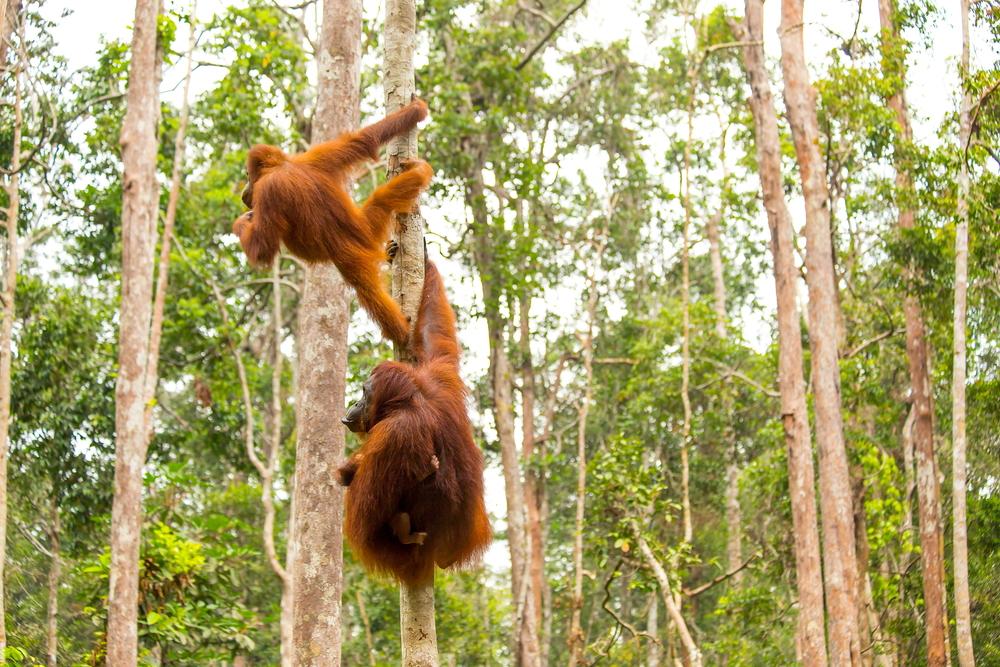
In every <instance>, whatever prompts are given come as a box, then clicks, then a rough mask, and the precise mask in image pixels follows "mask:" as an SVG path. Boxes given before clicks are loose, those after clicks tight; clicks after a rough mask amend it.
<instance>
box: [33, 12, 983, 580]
mask: <svg viewBox="0 0 1000 667" xmlns="http://www.w3.org/2000/svg"><path fill="white" fill-rule="evenodd" d="M168 2H169V6H171V7H175V6H180V7H187V6H188V3H187V2H186V1H184V0H181V1H180V2H178V0H168ZM229 4H233V3H232V2H224V1H223V0H199V3H198V14H199V19H200V20H201V21H205V20H208V19H209V18H210V17H211V16H212V15H213V14H215V13H217V12H219V11H221V10H222V9H223V8H224V7H225V6H227V5H229ZM625 4H626V3H624V2H622V1H621V0H590V2H589V3H588V6H587V8H586V9H585V10H584V12H581V14H580V15H579V16H578V17H576V18H575V20H574V21H573V22H571V23H570V24H569V26H567V28H566V29H565V30H564V33H563V35H562V37H561V38H560V40H559V43H558V45H559V46H560V47H561V48H564V49H567V50H570V49H572V48H573V47H574V44H575V42H581V43H593V42H610V41H614V40H617V39H622V38H628V39H629V44H630V50H631V52H632V57H633V58H634V59H635V60H637V61H639V62H644V63H647V64H648V63H651V62H654V60H653V59H654V57H655V53H656V48H655V45H650V44H649V43H648V41H647V38H646V36H645V33H644V30H643V28H644V22H643V20H642V18H640V17H639V16H638V14H637V13H635V12H632V11H626V10H623V5H625ZM725 4H727V5H728V6H730V7H731V8H732V9H733V11H734V13H737V12H740V11H742V2H738V1H736V0H728V1H727V2H726V3H725ZM939 4H940V5H942V7H943V16H941V17H940V18H939V20H937V21H936V22H934V23H933V24H932V26H931V28H930V34H929V35H928V42H929V43H930V44H931V47H930V48H929V49H928V48H923V47H922V46H919V45H918V46H917V47H916V48H915V50H914V53H913V56H912V57H911V59H910V61H909V63H908V64H909V91H908V93H909V97H910V99H911V100H912V101H913V103H912V104H911V111H912V112H914V114H915V118H914V131H915V137H916V139H917V141H920V142H932V143H933V142H935V141H936V136H935V135H936V131H937V128H938V127H939V125H940V123H941V120H942V119H943V118H944V116H945V114H947V113H950V112H952V110H954V109H956V108H957V100H958V97H957V82H958V77H957V66H956V65H957V59H958V55H959V52H960V49H961V33H960V30H959V24H958V16H957V12H958V9H959V0H947V2H941V3H939ZM702 6H703V7H707V6H709V3H708V2H702ZM861 7H862V16H861V24H860V30H861V34H862V35H864V34H868V35H871V34H873V33H874V32H875V31H877V26H878V2H877V0H862V2H861ZM365 8H366V14H367V15H378V16H381V15H383V14H384V7H383V6H382V4H381V2H380V0H365ZM857 8H858V2H857V1H856V0H851V1H847V0H827V1H818V0H811V1H807V2H806V47H807V54H806V55H807V59H808V60H809V61H810V62H821V61H822V59H823V57H824V55H825V54H826V53H827V52H828V51H829V49H830V48H832V47H833V46H834V45H835V44H836V43H837V40H836V39H835V38H834V37H833V35H832V33H837V34H840V35H843V36H848V35H850V34H851V32H852V31H853V28H854V23H855V20H856V16H857V14H856V12H857ZM134 9H135V3H134V2H133V1H131V0H50V1H49V2H48V3H47V4H46V6H45V14H46V16H48V17H50V18H52V19H53V20H55V21H56V22H57V26H56V28H55V37H56V44H57V47H56V49H57V51H58V53H59V54H60V55H62V56H64V57H66V58H67V60H68V62H69V66H70V68H71V69H77V68H81V67H84V66H87V65H90V64H93V63H94V57H95V54H96V52H97V51H98V49H99V46H100V42H101V39H102V38H104V39H107V40H111V39H121V40H128V39H129V37H130V28H129V27H130V25H131V22H132V17H133V13H134ZM779 10H780V2H778V1H777V0H771V2H767V3H766V4H765V32H764V34H765V49H766V51H767V54H768V56H769V57H770V58H772V59H773V60H775V61H776V60H777V58H778V56H779V53H780V49H779V44H778V39H777V35H776V30H777V26H778V22H779ZM63 14H65V16H63ZM910 37H911V38H912V37H913V36H912V35H911V36H910ZM186 42H187V35H186V32H182V33H181V34H179V35H178V48H183V45H184V44H186ZM996 49H997V45H995V44H990V43H989V42H988V41H987V40H986V39H985V37H984V36H982V35H976V39H974V43H973V53H972V57H973V63H974V65H975V64H977V63H978V64H980V65H985V64H986V63H988V62H992V61H994V60H995V59H996V57H997V51H996ZM214 69H215V68H203V69H201V70H198V71H197V72H196V74H195V79H194V80H193V82H192V95H193V96H196V95H197V94H198V93H199V92H200V91H203V90H206V89H207V88H208V86H210V85H211V83H212V81H211V78H210V77H211V76H213V74H214V73H213V72H211V71H209V70H214ZM182 76H183V72H182V70H181V68H180V67H179V66H175V67H174V68H173V69H172V70H171V71H168V72H167V73H166V75H165V77H164V84H163V90H164V96H165V97H166V98H168V99H171V100H172V101H176V100H177V98H178V97H179V87H178V86H177V83H178V81H179V80H180V78H181V77H182ZM779 91H780V87H778V86H775V93H776V97H778V98H779V99H780V94H779ZM431 106H432V113H433V104H432V105H431ZM431 122H433V117H432V119H431ZM709 131H710V128H709ZM700 132H701V130H699V133H700ZM734 152H735V151H734ZM602 166H603V165H600V164H596V163H589V164H588V163H584V164H580V165H579V168H581V169H583V171H584V172H586V173H587V176H588V180H593V181H594V182H599V179H600V172H601V168H602ZM574 168H577V166H576V165H574ZM790 204H791V207H792V209H793V215H795V216H796V217H800V215H801V214H800V211H801V204H800V203H797V202H794V201H793V202H790ZM430 206H431V207H436V208H437V210H436V211H435V212H434V215H436V216H438V218H440V217H445V218H449V219H451V220H452V221H456V222H458V221H461V219H462V218H463V216H464V211H463V209H462V206H461V204H460V203H457V202H431V204H430ZM425 213H426V209H425ZM757 228H758V229H759V230H761V235H762V236H761V238H762V239H763V238H765V237H764V236H763V234H764V232H763V230H765V229H766V223H765V221H764V219H763V218H761V220H760V221H759V225H758V227H757ZM439 264H440V265H441V267H442V272H443V273H444V274H445V277H446V280H447V281H448V284H449V288H450V291H451V292H452V294H453V296H452V298H453V299H454V300H455V301H456V303H458V304H459V305H464V304H468V303H471V302H472V300H473V298H474V295H478V293H479V288H478V284H477V283H476V282H475V281H474V280H472V279H471V277H470V276H468V275H463V274H464V271H462V270H461V269H460V268H459V267H457V266H455V265H454V264H453V263H450V262H448V261H446V260H445V261H441V262H439ZM579 299H580V290H579V285H569V284H568V285H564V286H562V288H561V289H560V288H558V287H557V288H555V289H554V290H553V291H552V293H551V294H550V295H549V296H548V297H547V300H549V301H552V302H555V303H562V304H565V311H566V312H565V317H564V318H563V320H564V322H567V323H570V324H572V321H573V318H574V317H575V315H576V313H577V312H579V310H578V309H577V306H578V303H579ZM758 299H759V301H760V303H761V305H762V306H764V307H765V308H766V310H767V312H769V313H770V312H773V306H774V290H773V283H772V281H771V278H770V275H769V274H768V273H767V272H762V274H761V276H760V277H759V280H758ZM745 318H746V321H744V322H742V323H741V325H742V326H743V328H744V331H745V335H746V336H747V338H748V340H749V341H750V342H751V343H752V344H754V345H755V346H757V347H759V348H763V347H766V346H767V345H768V344H769V343H770V336H771V323H770V321H765V320H761V319H760V316H759V315H755V314H750V313H748V314H745ZM355 325H356V326H357V327H360V328H363V329H365V330H371V328H370V324H368V323H367V322H365V321H364V320H363V318H360V317H359V318H356V319H355ZM352 328H354V325H352ZM461 336H462V340H463V345H464V348H465V350H466V366H467V373H469V375H468V377H470V378H471V377H477V376H479V375H480V374H481V373H482V372H483V371H484V370H485V368H486V366H487V363H488V349H487V343H486V330H485V324H484V323H483V322H481V321H473V322H470V323H469V324H468V325H467V326H465V327H464V328H463V330H462V331H461ZM487 503H488V507H489V509H490V511H491V512H492V513H493V514H494V515H495V516H496V517H504V516H506V512H505V499H504V491H503V478H502V474H501V472H500V470H499V469H496V468H491V469H490V470H488V471H487ZM500 523H501V522H500V521H498V522H497V524H500ZM496 527H497V528H499V527H500V526H499V525H497V526H496ZM487 561H488V563H489V564H490V565H491V566H493V567H495V568H505V567H507V566H508V562H509V561H508V555H507V548H506V545H505V544H504V543H502V542H498V543H496V544H495V545H494V546H493V548H492V549H491V551H490V553H489V554H488V556H487Z"/></svg>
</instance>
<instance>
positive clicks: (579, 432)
mask: <svg viewBox="0 0 1000 667" xmlns="http://www.w3.org/2000/svg"><path fill="white" fill-rule="evenodd" d="M613 206H614V198H613V197H612V201H611V203H610V204H609V206H608V211H607V214H606V217H605V218H604V224H603V226H602V228H601V230H600V232H599V234H600V236H599V238H597V239H595V240H594V242H593V247H594V258H593V264H592V265H591V269H590V281H589V282H590V286H589V289H588V292H587V328H586V330H585V331H584V332H583V334H582V335H581V336H580V357H581V359H582V361H583V382H584V384H583V397H582V398H581V399H580V405H579V407H578V408H577V423H576V523H575V524H574V530H573V600H572V608H573V613H572V616H571V619H570V626H569V654H570V655H569V665H570V667H575V665H578V664H581V663H582V662H583V661H584V658H583V649H584V647H585V645H586V637H585V636H584V632H583V627H582V625H581V623H580V617H581V614H582V612H583V529H584V528H583V522H584V517H585V513H586V496H587V417H588V416H589V415H590V404H591V403H592V402H593V400H594V386H593V385H594V319H595V317H596V315H597V302H598V297H599V287H598V274H599V273H600V271H601V264H602V262H603V260H604V249H605V248H606V247H607V243H608V241H607V238H608V224H609V219H610V217H611V214H612V210H611V209H612V207H613Z"/></svg>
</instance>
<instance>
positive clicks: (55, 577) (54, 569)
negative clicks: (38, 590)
mask: <svg viewBox="0 0 1000 667" xmlns="http://www.w3.org/2000/svg"><path fill="white" fill-rule="evenodd" d="M49 516H50V519H49V529H48V533H49V601H48V607H47V609H46V614H45V616H46V628H45V664H46V665H47V667H56V662H57V661H58V660H59V579H60V577H61V576H62V545H61V542H60V536H61V526H60V522H59V506H58V505H57V504H56V503H55V501H54V500H53V501H52V505H51V507H50V508H49Z"/></svg>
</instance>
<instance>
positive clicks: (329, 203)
mask: <svg viewBox="0 0 1000 667" xmlns="http://www.w3.org/2000/svg"><path fill="white" fill-rule="evenodd" d="M426 117H427V105H426V104H425V103H424V101H423V100H420V99H414V100H413V101H412V102H410V104H409V105H408V106H406V107H404V108H402V109H400V110H399V111H397V112H395V113H393V114H391V115H389V116H388V117H386V118H384V119H383V120H381V121H379V122H377V123H375V124H373V125H369V126H367V127H365V128H362V129H361V130H358V131H357V132H345V133H344V134H342V135H340V136H339V137H337V138H336V139H333V140H332V141H327V142H324V143H322V144H319V145H317V146H314V147H312V148H310V149H309V150H308V151H306V152H305V153H300V154H298V155H288V154H286V153H285V152H284V151H282V150H281V149H280V148H277V147H276V146H265V145H257V146H254V147H253V148H251V149H250V153H249V155H248V156H247V178H248V182H247V186H246V189H244V191H243V203H245V204H246V205H247V207H248V208H250V210H249V211H247V212H246V213H244V214H243V215H242V216H240V217H239V218H238V219H237V220H236V222H234V223H233V233H234V234H236V235H237V236H238V237H239V239H240V243H241V245H242V246H243V250H244V251H245V252H246V255H247V258H248V259H249V260H250V263H251V264H253V265H255V266H267V265H269V264H270V263H271V262H272V261H273V259H274V256H275V255H276V254H277V253H278V250H279V245H280V243H281V242H284V244H285V247H286V248H288V250H289V252H291V253H292V254H294V255H296V256H298V257H300V258H302V259H304V260H306V261H307V262H333V263H334V264H336V266H337V268H338V269H339V270H340V273H341V275H343V276H344V280H345V281H346V282H347V283H348V284H349V285H350V286H351V287H353V288H354V291H355V292H356V293H357V295H358V301H359V302H360V303H361V306H362V308H364V309H365V310H366V311H367V312H368V314H369V315H370V316H371V317H372V319H374V320H375V322H376V323H377V324H378V325H379V327H380V328H381V330H382V333H383V335H385V337H386V338H388V339H390V340H392V341H394V342H396V343H399V344H400V345H405V344H406V343H407V337H408V333H409V323H408V322H407V319H406V317H405V316H404V315H403V312H402V310H400V307H399V304H397V303H396V302H395V301H393V299H392V297H391V296H390V295H389V292H388V290H387V289H386V285H385V282H384V280H383V279H382V276H381V265H382V262H383V260H384V258H385V244H386V241H387V240H388V238H389V233H390V228H389V227H390V222H391V221H392V217H393V214H394V213H409V212H411V211H412V210H413V207H414V205H415V204H416V202H417V199H418V197H419V196H420V193H421V192H422V191H423V190H424V189H426V188H427V185H428V184H429V183H430V180H431V176H432V175H433V170H432V169H431V167H430V165H429V164H427V163H426V162H424V161H423V160H411V161H409V162H405V163H403V165H402V167H403V171H402V172H401V173H400V174H398V175H396V176H394V177H393V178H391V179H389V181H388V182H387V183H385V184H384V185H381V186H379V187H378V188H376V189H375V191H374V192H373V193H372V194H371V196H370V197H369V198H368V199H367V200H366V201H365V202H364V203H363V204H362V205H361V206H360V207H359V206H358V205H357V204H356V203H355V202H354V200H353V199H352V198H351V195H350V193H349V192H348V189H347V183H348V180H349V179H350V178H351V176H352V175H353V171H354V170H355V169H356V168H357V166H358V165H359V164H360V163H362V162H365V161H368V160H377V159H378V153H379V148H380V147H381V146H382V145H383V144H385V143H386V142H387V141H389V140H390V139H392V138H394V137H398V136H400V135H403V134H405V133H407V132H409V131H410V130H412V129H413V128H414V127H415V126H416V125H417V123H419V122H420V121H421V120H423V119H424V118H426Z"/></svg>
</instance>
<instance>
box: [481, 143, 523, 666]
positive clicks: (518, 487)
mask: <svg viewBox="0 0 1000 667" xmlns="http://www.w3.org/2000/svg"><path fill="white" fill-rule="evenodd" d="M467 144H471V146H470V145H467V146H466V148H468V149H469V150H470V152H471V153H472V155H473V156H474V159H475V163H474V165H473V168H472V169H471V170H470V172H469V178H468V181H467V191H466V204H467V205H468V206H469V208H470V210H471V211H472V218H473V231H474V237H475V238H474V247H473V257H474V260H475V262H476V268H477V272H478V273H479V278H480V281H479V282H480V285H481V287H482V291H483V304H484V312H485V316H486V325H487V330H488V333H489V343H490V371H489V372H490V391H491V397H492V404H493V405H492V408H493V420H494V423H495V424H496V429H497V438H498V440H499V441H500V461H501V465H502V467H503V476H504V495H505V496H506V499H507V544H508V547H509V548H510V569H511V599H512V608H513V625H512V628H511V642H512V648H513V654H514V656H515V664H517V665H519V666H520V667H535V666H536V665H538V637H537V636H536V635H535V634H534V629H535V626H534V624H532V623H526V622H525V619H526V618H528V617H532V616H533V615H534V612H533V610H532V609H531V606H532V597H531V596H530V595H529V594H528V592H529V591H528V586H527V574H528V568H527V566H528V545H527V543H528V538H527V534H526V525H525V511H524V486H523V484H522V481H521V465H520V457H519V456H518V453H517V443H516V442H515V439H514V430H515V429H514V405H513V397H512V388H511V385H512V382H513V369H512V368H511V363H510V359H509V358H508V356H507V344H506V331H507V329H508V322H507V321H506V319H505V318H504V317H503V315H502V313H501V311H500V293H501V291H500V286H499V285H498V284H497V282H496V277H495V276H496V269H495V266H494V265H495V261H496V258H495V255H494V243H493V239H492V238H491V234H490V231H491V230H490V227H489V211H488V210H487V208H486V199H485V185H484V182H483V169H484V168H485V157H484V151H483V149H482V147H481V146H476V145H475V144H474V143H473V142H467Z"/></svg>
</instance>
